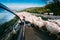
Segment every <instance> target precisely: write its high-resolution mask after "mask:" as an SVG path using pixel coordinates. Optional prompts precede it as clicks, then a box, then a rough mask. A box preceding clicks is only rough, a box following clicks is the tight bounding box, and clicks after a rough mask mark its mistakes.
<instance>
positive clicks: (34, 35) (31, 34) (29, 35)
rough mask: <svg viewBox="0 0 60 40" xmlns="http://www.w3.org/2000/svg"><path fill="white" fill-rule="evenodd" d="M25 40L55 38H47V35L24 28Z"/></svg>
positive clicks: (49, 39) (49, 38) (48, 38)
mask: <svg viewBox="0 0 60 40" xmlns="http://www.w3.org/2000/svg"><path fill="white" fill-rule="evenodd" d="M25 40H56V39H55V36H49V35H48V34H47V33H45V32H42V31H39V30H37V29H36V28H34V27H26V29H25Z"/></svg>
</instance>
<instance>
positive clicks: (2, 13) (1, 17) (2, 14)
mask: <svg viewBox="0 0 60 40" xmlns="http://www.w3.org/2000/svg"><path fill="white" fill-rule="evenodd" d="M14 17H15V15H14V14H12V13H11V12H9V11H7V10H5V9H2V8H0V24H2V23H5V22H8V21H10V20H11V19H13V18H14Z"/></svg>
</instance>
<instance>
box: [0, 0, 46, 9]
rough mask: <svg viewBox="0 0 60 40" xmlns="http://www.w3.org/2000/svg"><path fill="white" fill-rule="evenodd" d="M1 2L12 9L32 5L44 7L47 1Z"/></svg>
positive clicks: (16, 0) (10, 0) (5, 0)
mask: <svg viewBox="0 0 60 40" xmlns="http://www.w3.org/2000/svg"><path fill="white" fill-rule="evenodd" d="M0 3H2V4H4V5H6V6H7V7H9V8H11V9H25V8H30V7H42V6H45V5H46V2H44V1H42V0H0Z"/></svg>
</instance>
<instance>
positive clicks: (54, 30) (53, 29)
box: [16, 12, 60, 38]
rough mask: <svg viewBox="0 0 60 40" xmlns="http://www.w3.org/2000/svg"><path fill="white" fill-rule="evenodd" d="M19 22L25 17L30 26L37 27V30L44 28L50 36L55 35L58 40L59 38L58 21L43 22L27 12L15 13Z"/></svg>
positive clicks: (59, 24)
mask: <svg viewBox="0 0 60 40" xmlns="http://www.w3.org/2000/svg"><path fill="white" fill-rule="evenodd" d="M16 14H17V15H18V16H19V17H20V19H21V20H23V17H25V20H26V21H29V22H30V23H31V24H34V25H37V27H38V28H39V29H41V28H43V27H45V28H46V29H47V31H48V32H50V33H51V34H55V35H56V36H57V37H58V38H60V20H48V21H45V20H43V19H42V18H41V17H37V16H35V15H31V13H28V12H20V13H16Z"/></svg>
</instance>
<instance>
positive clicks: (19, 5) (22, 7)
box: [6, 4, 45, 10]
mask: <svg viewBox="0 0 60 40" xmlns="http://www.w3.org/2000/svg"><path fill="white" fill-rule="evenodd" d="M44 5H45V4H44ZM44 5H38V4H7V5H6V6H7V7H9V8H11V9H16V10H18V9H25V8H30V7H42V6H44Z"/></svg>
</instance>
